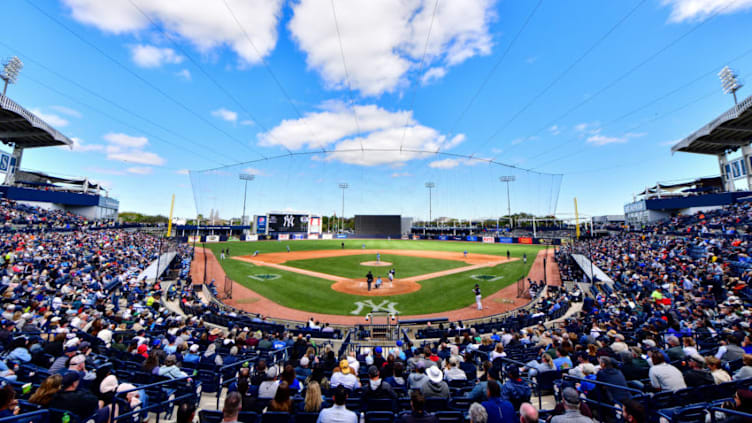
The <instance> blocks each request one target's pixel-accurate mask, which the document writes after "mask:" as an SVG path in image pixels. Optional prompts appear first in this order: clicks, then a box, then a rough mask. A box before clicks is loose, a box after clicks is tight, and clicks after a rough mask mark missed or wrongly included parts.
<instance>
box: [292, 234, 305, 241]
mask: <svg viewBox="0 0 752 423" xmlns="http://www.w3.org/2000/svg"><path fill="white" fill-rule="evenodd" d="M292 239H298V240H300V239H305V234H292Z"/></svg>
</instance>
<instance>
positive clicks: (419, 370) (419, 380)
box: [407, 360, 428, 389]
mask: <svg viewBox="0 0 752 423" xmlns="http://www.w3.org/2000/svg"><path fill="white" fill-rule="evenodd" d="M426 381H428V377H427V376H426V365H425V364H424V363H423V361H422V360H417V361H416V362H415V367H413V372H412V373H410V375H409V376H408V377H407V387H408V388H409V389H420V388H421V387H422V386H423V384H424V383H426Z"/></svg>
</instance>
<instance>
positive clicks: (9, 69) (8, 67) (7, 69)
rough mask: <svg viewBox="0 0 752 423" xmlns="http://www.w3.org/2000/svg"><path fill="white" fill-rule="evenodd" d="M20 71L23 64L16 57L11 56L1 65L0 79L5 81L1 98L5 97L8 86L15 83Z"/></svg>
mask: <svg viewBox="0 0 752 423" xmlns="http://www.w3.org/2000/svg"><path fill="white" fill-rule="evenodd" d="M21 69H23V62H22V61H21V59H19V58H18V57H17V56H13V57H11V58H10V59H8V60H6V61H5V63H3V71H2V73H0V79H2V80H3V81H5V86H4V87H3V96H5V92H6V91H7V90H8V84H15V83H16V81H17V80H18V74H19V73H20V72H21Z"/></svg>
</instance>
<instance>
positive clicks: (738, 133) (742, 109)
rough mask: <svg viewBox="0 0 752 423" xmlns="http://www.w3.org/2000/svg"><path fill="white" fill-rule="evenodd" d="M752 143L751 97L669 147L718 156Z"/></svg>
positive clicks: (674, 150)
mask: <svg viewBox="0 0 752 423" xmlns="http://www.w3.org/2000/svg"><path fill="white" fill-rule="evenodd" d="M750 141H752V96H750V97H747V98H745V99H744V100H742V101H740V102H739V103H738V104H736V105H735V106H734V107H732V108H730V109H729V110H727V111H726V112H725V113H723V114H722V115H720V116H718V117H717V118H715V119H713V120H712V121H711V122H710V123H708V124H707V125H705V126H703V127H702V128H700V129H698V130H697V131H695V132H694V133H692V134H690V135H689V136H688V137H686V138H684V139H683V140H681V141H679V142H678V143H676V144H675V145H674V146H673V147H671V152H672V153H675V152H677V151H681V152H685V153H696V154H712V155H719V154H723V153H725V152H727V151H729V150H731V151H734V150H737V149H738V148H739V147H742V146H745V145H748V144H749V143H750Z"/></svg>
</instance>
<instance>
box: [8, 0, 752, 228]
mask: <svg viewBox="0 0 752 423" xmlns="http://www.w3.org/2000/svg"><path fill="white" fill-rule="evenodd" d="M6 3H7V4H4V7H3V26H2V29H1V30H0V31H2V33H1V35H2V36H0V57H6V56H12V55H18V56H19V57H21V59H22V60H23V61H24V63H25V67H24V69H23V71H22V73H21V76H20V78H19V82H18V84H17V85H14V86H12V87H10V88H9V91H8V95H9V96H10V97H12V98H13V99H15V100H16V101H18V102H20V103H21V104H23V105H25V106H26V107H27V108H29V109H31V110H33V111H35V112H37V113H38V114H39V115H40V116H41V117H43V118H45V119H47V121H48V122H49V123H51V124H53V126H55V127H56V128H57V129H59V130H61V131H62V132H63V133H65V134H66V135H68V136H69V137H73V138H75V139H76V146H75V148H74V149H73V150H63V149H58V148H53V149H39V150H30V151H28V152H27V153H26V155H25V157H24V163H23V167H24V168H29V169H37V170H44V171H49V172H52V173H58V174H65V175H75V176H89V177H90V178H92V179H95V180H101V181H103V182H104V183H105V184H107V185H108V186H110V187H111V194H112V196H114V197H116V198H118V199H120V201H121V210H122V211H141V212H146V213H163V214H166V213H167V212H168V210H169V197H170V195H171V194H172V193H175V194H176V197H177V199H176V214H177V215H179V216H192V215H193V214H195V212H196V211H195V208H194V196H193V194H192V191H191V182H190V180H189V176H188V174H187V170H197V169H207V168H215V167H218V166H221V165H223V164H225V165H231V164H235V163H238V162H244V161H250V160H256V159H259V158H262V157H271V156H275V155H280V154H286V153H287V152H296V153H297V152H311V151H316V150H321V151H322V152H321V153H320V154H314V155H309V156H301V157H297V158H288V159H282V160H278V161H273V162H272V163H269V162H262V163H261V164H258V165H250V166H249V165H238V166H236V167H233V168H231V171H229V172H228V174H229V173H233V172H235V171H236V170H243V169H250V170H247V171H250V172H252V173H257V180H256V181H254V182H253V183H252V184H251V185H249V193H250V194H251V195H252V196H253V198H254V199H256V201H251V203H253V205H252V206H251V207H249V209H250V210H252V212H253V211H255V212H260V211H262V210H264V209H272V208H274V209H280V208H286V207H290V208H295V209H307V210H310V211H313V212H318V213H324V214H329V213H331V212H332V210H333V209H336V210H339V206H338V204H339V198H340V197H339V196H340V191H339V190H338V188H337V187H336V182H337V181H339V180H347V181H352V182H353V183H352V185H353V187H352V188H351V189H350V190H349V191H348V196H352V198H354V199H355V202H354V203H353V204H352V205H351V207H352V208H351V209H350V208H348V210H350V211H351V212H360V213H363V212H368V211H378V212H388V211H390V210H391V211H393V212H397V213H399V212H401V213H403V214H407V215H415V216H423V215H425V214H426V213H427V212H426V210H425V209H426V207H425V201H424V199H423V196H424V194H425V191H426V190H425V188H424V187H423V184H424V182H425V180H428V179H427V178H431V179H432V180H437V185H440V186H439V187H438V188H437V191H436V194H437V198H436V200H435V201H436V203H434V206H435V208H436V210H435V211H434V216H437V215H461V214H464V215H472V214H473V213H476V212H474V211H473V210H474V209H473V204H468V202H467V201H465V200H459V201H458V196H457V194H456V193H458V192H460V191H465V192H467V191H468V190H470V191H472V193H474V194H479V193H482V192H483V191H484V190H489V189H494V190H497V191H499V192H500V193H502V194H503V191H501V190H500V189H499V187H498V183H496V184H495V185H494V186H493V187H489V188H487V187H486V186H485V185H484V184H488V183H489V181H490V180H492V179H493V178H496V177H497V173H498V174H504V173H505V172H504V171H503V170H501V169H498V168H494V169H490V170H488V169H486V170H481V168H480V167H478V166H471V165H470V164H472V163H470V162H467V161H465V160H462V159H461V158H456V157H452V156H441V155H439V156H426V155H420V154H417V153H408V152H405V151H403V152H402V153H399V152H394V151H375V150H379V149H381V150H395V149H397V148H398V147H399V146H403V147H405V150H430V151H436V150H439V151H441V152H447V153H452V154H459V155H468V156H473V157H478V158H483V159H489V158H493V159H494V160H496V161H498V162H502V163H507V164H514V165H517V166H519V167H522V168H527V169H535V170H538V171H542V172H551V173H561V174H563V179H562V181H561V189H560V193H559V195H558V203H557V205H556V211H557V212H558V213H564V214H566V213H570V212H571V211H572V210H573V206H572V198H573V197H575V196H576V197H577V198H578V202H579V208H580V211H581V212H584V213H588V214H595V215H598V214H613V213H621V212H622V210H623V209H622V207H623V205H624V203H625V202H627V201H629V200H631V197H632V193H635V192H639V191H640V190H641V189H643V188H644V187H645V186H647V185H652V184H654V183H655V182H656V181H671V180H677V179H686V178H692V177H699V176H707V175H713V174H717V173H718V166H717V161H716V159H715V158H713V157H709V156H699V155H697V156H696V155H689V154H676V155H673V156H672V155H671V153H670V145H671V144H672V142H674V141H676V140H679V139H681V138H683V137H684V136H686V135H688V134H689V133H691V132H692V131H694V130H696V129H697V128H699V127H700V126H702V125H703V124H704V123H706V122H707V121H708V120H710V119H712V118H714V117H715V116H717V115H718V114H720V113H722V112H723V111H725V110H726V109H727V108H729V107H730V106H731V105H732V99H731V97H730V96H728V95H724V94H723V93H722V91H721V89H720V83H719V81H718V77H717V76H716V74H717V72H718V71H719V70H720V69H721V68H722V67H723V66H725V65H729V66H731V67H732V68H734V69H735V70H737V71H738V73H739V74H740V75H741V76H742V78H743V79H744V78H745V77H746V78H747V79H748V75H750V74H752V47H751V46H750V45H749V43H748V40H747V39H746V38H745V37H743V36H739V34H744V33H747V32H748V30H749V27H750V26H751V25H752V13H751V12H750V10H751V9H752V0H736V1H730V0H665V1H660V0H642V1H623V2H599V1H580V2H558V1H550V0H549V1H525V2H512V1H491V0H473V1H470V0H461V1H460V0H438V1H436V0H404V1H396V0H395V1H391V0H384V1H378V2H374V1H369V0H362V1H361V0H358V1H355V0H348V1H345V0H334V2H331V1H330V0H300V1H282V0H245V1H240V0H227V1H225V0H211V1H205V0H203V1H202V0H182V1H174V0H173V1H167V0H149V1H147V0H110V1H107V2H103V1H98V0H28V1H26V0H17V1H13V2H6ZM332 5H334V7H332ZM334 15H336V21H335V19H334ZM249 39H250V40H249ZM343 63H344V64H343ZM739 95H740V97H746V96H747V95H749V89H748V88H746V87H745V88H742V90H741V91H740V92H739ZM143 118H146V119H143ZM360 146H365V148H366V149H367V150H368V149H370V151H366V152H360V153H342V152H340V153H332V151H337V150H347V149H349V148H356V149H357V148H358V147H360ZM3 148H5V150H8V148H7V147H3ZM300 169H307V172H308V174H304V173H303V172H302V171H300ZM481 173H482V174H483V175H485V177H486V179H483V178H480V179H478V180H477V181H478V182H477V183H474V184H468V185H473V187H472V188H465V187H464V186H463V181H462V180H460V181H457V178H456V175H465V177H466V178H468V179H465V180H464V181H468V180H471V179H469V178H473V177H475V176H477V175H475V174H481ZM522 174H525V175H528V174H527V173H525V172H522V173H521V175H522ZM265 178H266V179H274V181H266V182H264V179H265ZM521 178H524V176H521ZM534 178H536V180H537V179H541V178H542V177H538V176H534ZM230 180H231V181H230ZM303 180H306V181H307V182H306V184H304V183H303V182H302V181H303ZM208 181H211V183H212V184H214V185H216V191H217V193H214V194H213V193H210V192H209V191H211V190H208V189H205V190H204V191H203V193H202V194H201V196H203V197H206V198H208V197H209V196H215V199H214V202H216V201H220V203H221V202H223V201H225V200H224V199H225V198H231V197H234V198H235V199H236V200H237V198H238V197H242V185H240V184H239V183H238V182H237V181H235V178H234V177H232V178H229V179H228V181H227V183H226V184H225V183H223V182H222V179H207V182H208ZM316 181H318V182H316ZM358 182H360V184H358ZM316 183H318V184H319V186H315V184H316ZM366 183H367V184H368V185H369V187H368V188H367V189H366V188H364V185H366ZM531 183H532V182H531ZM538 184H540V182H538ZM544 184H545V183H544ZM359 185H360V188H359ZM374 185H379V188H378V189H377V188H374ZM382 185H383V186H382ZM447 185H452V189H453V190H454V191H451V190H449V188H446V190H445V191H441V189H443V187H446V186H447ZM390 187H399V188H398V189H389V188H390ZM356 188H357V189H356ZM538 189H539V193H538V194H536V193H534V192H533V191H534V190H532V189H528V188H525V185H524V184H523V183H522V181H520V183H518V185H517V187H516V188H515V190H514V191H513V194H512V196H513V202H514V203H515V204H527V203H525V200H524V198H525V197H530V196H536V195H537V196H541V195H543V196H548V197H546V198H543V199H542V200H540V199H538V202H539V203H543V204H548V203H550V197H551V196H552V194H550V193H548V194H540V192H544V191H547V188H546V186H543V187H542V188H541V187H540V186H539V188H538ZM212 190H214V188H212ZM314 190H315V192H316V195H311V196H310V198H308V199H307V200H306V201H300V200H299V197H298V196H305V195H306V192H312V191H314ZM292 192H295V193H298V194H297V195H291V194H290V193H292ZM220 193H223V194H221V195H220ZM372 197H373V198H375V199H373V198H372ZM418 197H420V198H419V199H418ZM348 198H351V197H348ZM217 199H219V200H217ZM207 201H208V200H207ZM233 201H234V203H233V205H232V207H230V206H228V208H232V209H233V211H232V212H231V213H235V214H236V215H237V214H239V213H238V212H237V208H238V207H239V206H238V204H240V202H239V201H235V200H233ZM262 202H263V204H261V203H262ZM204 203H206V201H204ZM376 203H378V204H380V206H376V207H375V206H374V204H376ZM384 204H386V205H384ZM505 206H506V203H505V201H500V200H498V199H494V201H493V202H490V203H488V207H489V208H498V207H503V208H505ZM202 207H203V206H202ZM218 207H223V206H222V204H220V205H219V206H218ZM513 208H514V207H513ZM552 208H553V206H547V205H545V206H539V207H538V208H537V211H540V212H543V211H546V209H552ZM492 211H493V210H491V211H490V212H489V211H488V210H486V209H484V210H483V212H480V211H477V213H480V214H481V215H489V213H491V212H492ZM503 211H504V210H503V209H502V210H501V211H500V212H502V213H503ZM204 212H205V210H204ZM477 213H476V214H477ZM346 214H350V213H346Z"/></svg>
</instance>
